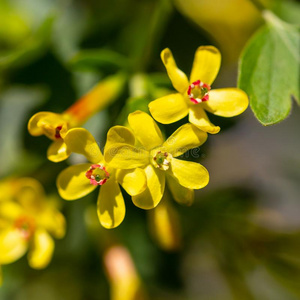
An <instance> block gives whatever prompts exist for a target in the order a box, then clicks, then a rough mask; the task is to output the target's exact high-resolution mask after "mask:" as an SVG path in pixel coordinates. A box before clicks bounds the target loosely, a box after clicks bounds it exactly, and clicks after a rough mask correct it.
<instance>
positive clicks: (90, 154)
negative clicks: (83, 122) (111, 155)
mask: <svg viewBox="0 0 300 300" xmlns="http://www.w3.org/2000/svg"><path fill="white" fill-rule="evenodd" d="M64 141H65V143H66V145H67V148H68V150H69V151H70V152H75V153H79V154H82V155H84V156H85V157H86V158H87V160H88V161H90V162H92V163H98V162H100V161H102V160H103V156H102V153H101V150H100V149H99V146H98V144H97V142H96V140H95V138H94V137H93V136H92V134H91V133H90V132H89V131H87V130H86V129H84V128H73V129H70V130H69V131H68V133H67V134H66V136H65V138H64Z"/></svg>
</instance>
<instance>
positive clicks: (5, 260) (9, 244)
mask: <svg viewBox="0 0 300 300" xmlns="http://www.w3.org/2000/svg"><path fill="white" fill-rule="evenodd" d="M27 249H28V243H27V241H26V240H25V239H24V238H23V237H22V235H21V234H20V231H19V230H18V229H15V228H13V227H11V228H8V229H6V230H3V231H1V232H0V264H1V265H4V264H10V263H12V262H14V261H16V260H18V259H19V258H20V257H22V256H23V255H24V254H25V252H26V251H27Z"/></svg>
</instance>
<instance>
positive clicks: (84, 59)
mask: <svg viewBox="0 0 300 300" xmlns="http://www.w3.org/2000/svg"><path fill="white" fill-rule="evenodd" d="M70 65H71V67H73V68H75V69H77V70H95V69H101V68H116V69H121V68H126V67H127V66H128V59H127V58H126V57H125V56H123V55H121V54H119V53H117V52H115V51H112V50H108V49H93V50H83V51H81V52H79V53H78V54H76V55H75V56H74V57H73V58H72V59H71V61H70Z"/></svg>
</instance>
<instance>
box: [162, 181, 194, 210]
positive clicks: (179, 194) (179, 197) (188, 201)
mask: <svg viewBox="0 0 300 300" xmlns="http://www.w3.org/2000/svg"><path fill="white" fill-rule="evenodd" d="M167 183H168V187H169V189H170V191H171V193H172V196H173V198H174V200H175V201H176V202H178V203H179V204H183V205H187V206H190V205H192V204H193V203H194V198H195V193H194V190H193V189H189V188H186V187H184V186H182V185H181V184H180V183H179V182H178V180H177V179H176V178H174V177H173V176H170V175H168V176H167Z"/></svg>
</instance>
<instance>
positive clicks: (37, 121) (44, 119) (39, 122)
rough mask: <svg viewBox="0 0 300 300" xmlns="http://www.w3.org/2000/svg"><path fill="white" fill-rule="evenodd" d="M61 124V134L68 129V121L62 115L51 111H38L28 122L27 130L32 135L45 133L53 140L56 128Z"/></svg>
mask: <svg viewBox="0 0 300 300" xmlns="http://www.w3.org/2000/svg"><path fill="white" fill-rule="evenodd" d="M58 126H61V127H62V128H61V130H60V134H61V135H62V136H63V135H64V134H65V132H66V131H67V129H68V127H69V126H68V122H67V120H66V118H65V117H64V115H61V114H55V113H52V112H39V113H37V114H35V115H34V116H32V117H31V119H30V120H29V122H28V131H29V133H30V134H31V135H33V136H39V135H42V134H44V135H46V136H47V137H48V138H49V139H51V140H55V134H56V128H57V127H58Z"/></svg>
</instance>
